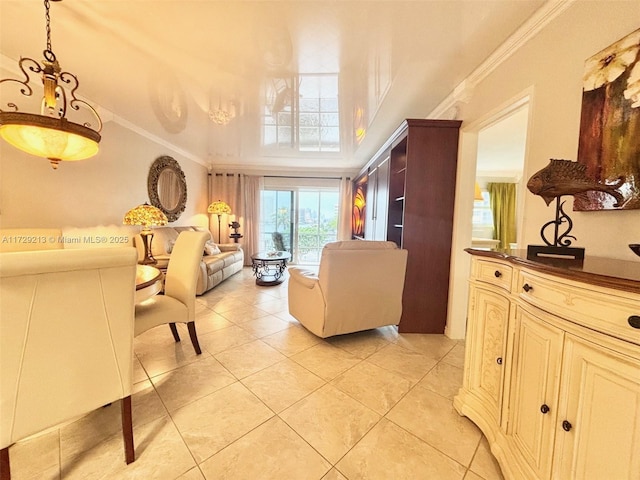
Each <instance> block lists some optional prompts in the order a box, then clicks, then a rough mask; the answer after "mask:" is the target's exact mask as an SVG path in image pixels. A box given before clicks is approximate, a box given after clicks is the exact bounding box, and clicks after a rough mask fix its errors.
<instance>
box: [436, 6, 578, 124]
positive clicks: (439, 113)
mask: <svg viewBox="0 0 640 480" xmlns="http://www.w3.org/2000/svg"><path fill="white" fill-rule="evenodd" d="M576 1H578V0H549V1H547V3H545V4H544V5H543V6H542V7H540V8H539V9H538V10H536V12H535V13H534V14H533V15H532V16H531V17H529V18H528V19H527V21H526V22H524V23H523V24H522V25H521V26H520V28H518V30H516V31H515V32H514V33H513V34H512V35H511V36H510V37H509V38H507V40H505V41H504V42H503V43H502V44H501V45H500V46H499V47H498V48H497V49H496V50H495V51H494V52H493V53H492V54H491V55H489V56H488V57H487V58H486V59H485V61H484V62H482V64H481V65H480V66H479V67H477V68H476V69H475V70H474V71H473V72H471V74H470V75H469V76H468V77H467V78H466V79H464V80H463V81H462V82H460V83H459V84H458V85H457V86H456V88H454V90H453V92H451V93H450V94H449V95H448V96H447V97H446V98H445V99H444V100H443V101H442V102H440V104H438V106H437V107H436V108H434V109H433V110H432V111H431V113H430V114H429V115H428V117H427V118H445V117H446V118H449V117H450V116H451V113H452V112H455V113H456V114H457V110H458V106H459V105H460V103H468V102H469V101H470V100H471V97H472V95H473V90H474V88H475V86H476V85H477V84H478V83H480V82H481V81H483V80H484V79H485V78H487V77H488V76H489V75H490V74H491V73H492V72H493V71H494V70H495V69H496V68H498V67H499V66H500V65H501V64H502V63H504V62H505V61H506V60H507V59H508V58H509V57H511V55H513V54H514V53H516V52H517V51H518V50H519V49H520V48H521V47H522V46H523V45H525V44H526V43H527V42H528V41H529V40H531V39H532V38H533V37H534V36H535V35H537V34H538V33H539V32H540V31H541V30H542V29H543V28H544V27H546V26H547V25H548V24H549V23H551V22H552V21H553V20H555V19H556V18H557V17H558V16H560V15H561V14H562V13H563V12H564V11H565V10H567V9H568V8H569V7H570V6H571V5H572V4H573V3H575V2H576Z"/></svg>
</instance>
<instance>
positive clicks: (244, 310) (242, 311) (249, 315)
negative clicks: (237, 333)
mask: <svg viewBox="0 0 640 480" xmlns="http://www.w3.org/2000/svg"><path fill="white" fill-rule="evenodd" d="M220 315H222V316H223V317H224V318H226V319H227V320H229V321H230V322H232V323H235V324H236V325H237V324H240V323H244V322H248V321H249V320H255V319H256V318H260V317H265V316H267V315H269V313H267V312H265V311H264V310H261V309H260V308H259V307H256V306H252V305H244V306H239V307H237V308H233V309H231V310H226V311H224V312H221V313H220Z"/></svg>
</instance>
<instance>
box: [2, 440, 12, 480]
mask: <svg viewBox="0 0 640 480" xmlns="http://www.w3.org/2000/svg"><path fill="white" fill-rule="evenodd" d="M0 480H11V467H10V466H9V447H4V448H3V449H2V450H0Z"/></svg>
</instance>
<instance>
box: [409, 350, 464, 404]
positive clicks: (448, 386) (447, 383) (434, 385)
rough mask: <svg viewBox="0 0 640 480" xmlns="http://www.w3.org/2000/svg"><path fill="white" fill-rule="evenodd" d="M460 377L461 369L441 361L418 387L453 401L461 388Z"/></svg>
mask: <svg viewBox="0 0 640 480" xmlns="http://www.w3.org/2000/svg"><path fill="white" fill-rule="evenodd" d="M462 376H463V370H462V368H459V367H455V366H453V365H449V364H448V363H444V360H443V361H441V362H440V363H438V364H437V365H436V366H435V367H433V369H431V370H430V371H429V373H427V375H425V377H424V378H423V379H422V380H420V382H419V383H418V385H420V386H421V387H424V388H426V389H428V390H431V391H432V392H436V393H439V394H440V395H442V396H443V397H447V398H448V399H450V400H453V397H454V396H456V395H457V394H458V390H460V387H462Z"/></svg>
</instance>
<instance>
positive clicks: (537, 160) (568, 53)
mask: <svg viewBox="0 0 640 480" xmlns="http://www.w3.org/2000/svg"><path fill="white" fill-rule="evenodd" d="M639 27H640V7H639V4H638V2H637V1H633V2H632V1H626V2H610V1H578V2H576V3H575V4H574V5H572V6H571V7H570V8H569V9H568V10H567V11H566V12H564V13H563V14H562V15H561V16H560V17H559V18H557V19H556V20H555V21H554V22H552V23H551V24H550V25H548V26H547V27H546V28H545V29H544V30H543V31H542V32H540V33H539V34H538V35H537V36H536V37H534V38H533V39H532V40H530V41H529V42H528V43H527V44H526V45H525V46H524V47H523V48H521V49H520V50H519V51H518V52H517V53H516V54H515V55H513V56H512V57H511V58H510V59H508V60H507V61H506V62H505V63H503V64H502V65H501V66H500V67H499V68H498V69H496V70H495V71H494V72H493V73H492V74H491V75H490V76H489V77H488V78H486V79H485V80H484V81H483V82H482V83H480V84H479V85H478V86H477V87H476V89H475V90H474V92H473V97H472V99H471V101H470V102H469V103H468V104H466V105H463V106H462V108H461V112H460V118H462V119H464V122H465V123H470V122H474V121H476V120H478V119H479V118H482V117H483V116H484V115H486V114H487V112H490V111H492V110H493V109H495V108H496V107H498V106H500V105H501V104H503V103H504V102H506V101H508V100H509V99H510V98H513V97H515V96H517V95H518V94H519V93H520V92H522V91H524V90H526V89H527V88H529V87H533V88H532V92H533V94H532V103H531V116H530V125H529V132H528V134H529V143H528V147H529V150H528V154H527V158H526V164H525V173H524V178H525V179H528V178H529V177H531V176H532V175H533V174H534V173H535V172H537V171H538V170H540V169H541V168H543V167H545V166H546V165H547V164H548V163H549V159H550V158H564V159H569V160H576V158H577V152H578V134H579V128H580V107H581V100H582V75H583V69H584V61H585V59H587V58H588V57H590V56H591V55H593V54H595V53H597V52H598V51H600V50H602V49H603V48H605V47H607V46H608V45H610V44H611V43H613V42H615V41H616V40H618V39H620V38H622V37H624V36H625V35H627V34H628V33H631V32H632V31H634V30H635V29H637V28H639ZM567 199H568V202H567V203H568V204H571V197H567ZM524 201H525V204H524V205H525V206H524V228H523V232H522V234H523V236H522V239H523V243H524V245H527V244H539V243H541V240H540V234H539V230H540V227H541V226H542V225H543V224H544V223H546V222H547V221H549V220H551V219H552V218H553V216H554V208H553V207H554V205H555V204H552V205H551V206H550V207H547V206H546V204H545V203H544V201H543V200H542V199H541V198H540V197H537V196H534V195H533V194H531V193H530V192H528V191H527V192H526V194H525V198H524ZM567 211H568V212H569V215H570V216H571V218H572V220H573V221H574V230H573V232H574V234H575V236H576V237H577V239H578V240H577V242H576V245H577V246H583V247H585V248H586V251H587V254H590V255H597V256H606V257H615V258H622V259H629V260H637V259H638V257H636V256H634V255H633V253H632V252H631V251H630V250H629V248H628V247H627V244H629V243H637V242H639V241H640V210H627V211H601V212H573V211H572V210H571V207H569V208H568V209H567Z"/></svg>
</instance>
